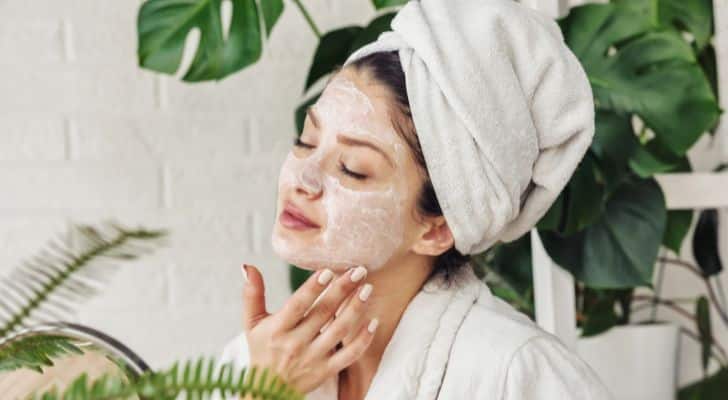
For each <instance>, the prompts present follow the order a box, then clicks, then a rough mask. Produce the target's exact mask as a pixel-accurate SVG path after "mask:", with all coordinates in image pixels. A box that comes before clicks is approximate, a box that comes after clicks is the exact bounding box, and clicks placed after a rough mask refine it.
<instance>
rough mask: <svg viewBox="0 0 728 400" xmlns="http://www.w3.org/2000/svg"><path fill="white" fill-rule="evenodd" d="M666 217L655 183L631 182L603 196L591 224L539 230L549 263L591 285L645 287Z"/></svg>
mask: <svg viewBox="0 0 728 400" xmlns="http://www.w3.org/2000/svg"><path fill="white" fill-rule="evenodd" d="M666 219H667V213H666V210H665V199H664V197H663V194H662V190H660V187H659V186H658V185H657V182H656V181H655V180H654V179H647V180H633V181H629V182H624V183H622V185H620V187H619V188H618V189H617V190H616V191H615V192H613V193H612V194H611V195H610V196H609V199H608V201H607V203H606V205H605V209H604V212H603V213H602V215H601V217H600V218H599V220H597V221H596V223H594V224H593V225H591V226H589V227H587V228H586V229H584V230H582V231H580V232H579V233H576V234H573V235H570V236H566V237H562V236H561V235H559V234H558V233H557V232H554V231H543V232H541V231H539V234H540V235H541V238H542V240H543V244H544V247H545V248H546V249H547V251H548V253H549V255H550V256H551V257H552V258H553V259H554V261H555V262H556V263H557V264H559V265H560V266H562V267H564V268H566V269H568V270H569V271H571V273H572V274H573V275H574V276H575V277H576V278H577V279H579V280H580V281H582V282H585V283H586V284H587V285H589V286H591V287H595V288H628V287H634V286H640V285H646V286H649V285H650V282H651V280H652V271H653V266H654V263H655V258H656V257H657V251H658V249H659V246H660V243H661V241H662V235H663V232H664V230H665V224H666Z"/></svg>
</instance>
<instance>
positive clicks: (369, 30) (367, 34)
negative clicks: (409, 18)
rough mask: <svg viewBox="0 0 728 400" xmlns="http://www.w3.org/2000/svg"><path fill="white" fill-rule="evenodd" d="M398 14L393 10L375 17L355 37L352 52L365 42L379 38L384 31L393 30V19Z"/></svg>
mask: <svg viewBox="0 0 728 400" xmlns="http://www.w3.org/2000/svg"><path fill="white" fill-rule="evenodd" d="M396 14H397V13H393V12H391V13H386V14H382V15H380V16H378V17H377V18H374V19H373V20H372V21H371V22H370V23H369V24H368V25H367V26H365V27H364V29H363V30H362V31H361V32H359V35H357V37H356V38H355V39H354V42H353V43H352V44H351V49H350V53H353V52H354V51H356V50H357V49H359V48H360V47H362V46H364V45H365V44H368V43H370V42H373V41H375V40H377V38H378V37H379V35H380V34H381V33H382V32H385V31H388V30H391V27H392V19H393V18H394V16H395V15H396Z"/></svg>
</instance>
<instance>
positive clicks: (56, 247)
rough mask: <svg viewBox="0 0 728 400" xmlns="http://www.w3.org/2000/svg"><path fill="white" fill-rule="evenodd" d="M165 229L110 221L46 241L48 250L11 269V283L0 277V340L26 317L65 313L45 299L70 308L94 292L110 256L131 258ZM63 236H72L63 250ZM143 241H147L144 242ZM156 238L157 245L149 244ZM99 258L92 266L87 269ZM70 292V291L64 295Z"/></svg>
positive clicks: (110, 265)
mask: <svg viewBox="0 0 728 400" xmlns="http://www.w3.org/2000/svg"><path fill="white" fill-rule="evenodd" d="M166 234H167V232H166V231H165V230H145V229H141V228H137V229H134V230H132V229H127V228H125V227H123V226H120V225H118V224H117V223H115V222H113V221H110V222H106V223H104V224H102V225H101V226H98V227H94V226H90V225H77V226H76V225H74V226H73V227H72V229H71V230H70V232H66V233H65V234H64V236H63V238H61V239H59V240H57V241H52V242H51V243H50V244H49V251H45V252H43V253H42V255H41V256H40V257H36V258H34V259H32V260H30V261H27V262H25V263H23V264H22V265H21V266H20V267H18V268H17V270H15V271H14V277H13V279H12V281H11V280H10V279H9V278H7V279H5V280H0V293H7V295H4V296H1V297H0V311H2V312H0V338H1V337H4V336H6V335H8V334H9V333H12V332H13V331H14V330H16V329H18V328H20V327H23V326H26V321H27V320H28V319H30V318H31V317H32V316H34V313H37V312H39V311H46V312H48V311H47V310H48V307H50V308H52V309H53V310H54V311H53V312H52V314H53V315H67V314H68V312H69V311H72V309H71V308H70V307H63V308H62V309H58V306H55V305H53V304H54V303H53V302H52V301H50V300H51V299H53V298H54V297H55V300H61V302H62V303H64V304H66V305H68V306H70V305H72V304H75V303H78V302H80V301H82V300H85V299H87V298H90V297H92V296H94V295H96V294H97V292H98V289H97V288H98V285H93V286H92V285H90V284H89V282H94V281H95V282H97V284H98V283H102V282H103V281H104V280H105V279H104V275H103V274H100V272H103V271H104V269H108V268H115V267H116V266H115V265H113V263H109V262H108V261H109V260H110V259H120V260H126V259H129V258H130V257H131V256H137V255H139V254H144V253H148V252H150V251H151V250H152V249H153V246H154V245H155V244H157V243H159V244H162V243H163V240H158V239H164V236H165V235H166ZM68 237H72V238H74V247H73V248H72V249H69V248H68V244H67V242H68V240H67V238H68ZM144 242H148V245H145V244H144ZM155 242H157V243H155ZM100 258H101V259H104V262H102V263H101V265H99V266H96V268H95V269H93V268H90V267H91V266H93V265H94V264H96V263H97V262H98V260H99V259H100ZM69 293H71V294H69Z"/></svg>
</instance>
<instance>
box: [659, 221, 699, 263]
mask: <svg viewBox="0 0 728 400" xmlns="http://www.w3.org/2000/svg"><path fill="white" fill-rule="evenodd" d="M692 223H693V210H668V211H667V226H666V227H665V234H664V235H663V236H662V244H663V245H665V247H667V248H669V249H670V250H672V251H674V252H675V254H680V248H681V247H682V242H683V239H685V235H687V233H688V231H689V230H690V225H691V224H692Z"/></svg>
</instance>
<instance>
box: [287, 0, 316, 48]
mask: <svg viewBox="0 0 728 400" xmlns="http://www.w3.org/2000/svg"><path fill="white" fill-rule="evenodd" d="M293 2H294V3H295V4H296V6H298V9H299V10H301V14H303V17H304V18H306V22H308V26H310V27H311V30H312V31H313V33H314V34H315V35H316V37H317V38H319V39H321V31H320V30H319V28H318V27H317V26H316V23H315V22H313V18H311V15H310V14H309V13H308V11H307V10H306V7H304V6H303V4H302V3H301V0H293Z"/></svg>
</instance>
